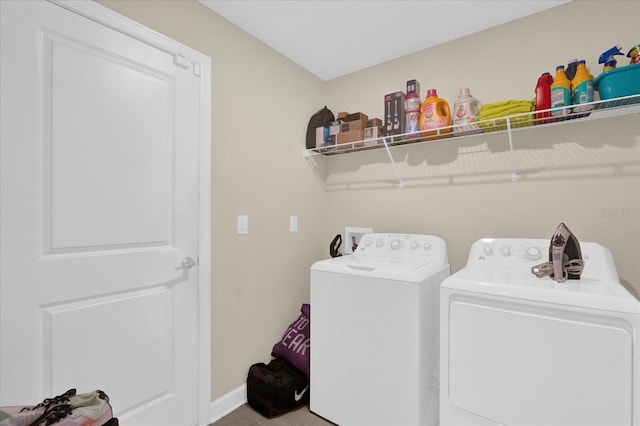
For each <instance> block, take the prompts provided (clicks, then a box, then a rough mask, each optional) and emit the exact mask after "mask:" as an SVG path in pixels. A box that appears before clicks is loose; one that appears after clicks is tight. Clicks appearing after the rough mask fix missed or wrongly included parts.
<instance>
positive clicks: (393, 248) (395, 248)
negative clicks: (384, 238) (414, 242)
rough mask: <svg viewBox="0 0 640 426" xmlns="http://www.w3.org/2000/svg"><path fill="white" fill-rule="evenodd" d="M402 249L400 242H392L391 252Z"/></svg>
mask: <svg viewBox="0 0 640 426" xmlns="http://www.w3.org/2000/svg"><path fill="white" fill-rule="evenodd" d="M400 247H402V243H401V242H400V240H391V250H398V249H399V248H400Z"/></svg>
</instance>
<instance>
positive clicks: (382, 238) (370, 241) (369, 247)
mask: <svg viewBox="0 0 640 426" xmlns="http://www.w3.org/2000/svg"><path fill="white" fill-rule="evenodd" d="M354 255H356V256H357V257H359V258H360V259H362V260H366V259H371V260H375V261H376V262H380V261H385V262H390V263H398V262H406V263H412V264H419V263H423V262H427V261H434V262H438V263H441V264H446V263H447V262H448V260H447V248H446V245H445V242H444V240H442V239H441V238H439V237H435V236H431V235H419V234H383V233H372V234H366V235H364V236H363V237H362V239H361V240H360V244H358V248H357V249H356V251H355V252H354Z"/></svg>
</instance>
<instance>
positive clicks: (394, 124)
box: [384, 92, 407, 135]
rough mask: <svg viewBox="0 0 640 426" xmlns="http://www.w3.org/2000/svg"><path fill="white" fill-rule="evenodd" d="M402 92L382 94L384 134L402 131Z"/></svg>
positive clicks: (397, 133) (404, 98)
mask: <svg viewBox="0 0 640 426" xmlns="http://www.w3.org/2000/svg"><path fill="white" fill-rule="evenodd" d="M406 97H407V95H405V93H404V92H395V93H389V94H388V95H385V96H384V116H385V122H384V130H385V135H399V134H401V133H403V132H404V112H405V111H404V104H405V100H406Z"/></svg>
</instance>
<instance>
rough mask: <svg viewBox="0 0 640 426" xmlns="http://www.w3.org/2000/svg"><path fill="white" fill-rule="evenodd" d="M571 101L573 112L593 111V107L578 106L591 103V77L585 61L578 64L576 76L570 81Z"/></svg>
mask: <svg viewBox="0 0 640 426" xmlns="http://www.w3.org/2000/svg"><path fill="white" fill-rule="evenodd" d="M571 100H572V102H573V105H574V107H573V112H585V111H589V110H592V109H593V105H580V104H588V103H589V102H593V76H592V75H591V74H590V73H589V71H587V65H586V61H584V60H581V61H580V62H578V68H576V75H575V77H573V80H571Z"/></svg>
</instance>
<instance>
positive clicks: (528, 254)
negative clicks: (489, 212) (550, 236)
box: [467, 238, 549, 265]
mask: <svg viewBox="0 0 640 426" xmlns="http://www.w3.org/2000/svg"><path fill="white" fill-rule="evenodd" d="M547 260H549V241H548V240H540V239H521V238H485V239H482V240H478V241H476V242H475V243H474V244H473V246H471V250H470V251H469V259H468V262H467V264H468V265H474V264H477V265H481V264H485V265H496V264H531V265H535V264H538V263H542V262H545V261H547Z"/></svg>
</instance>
